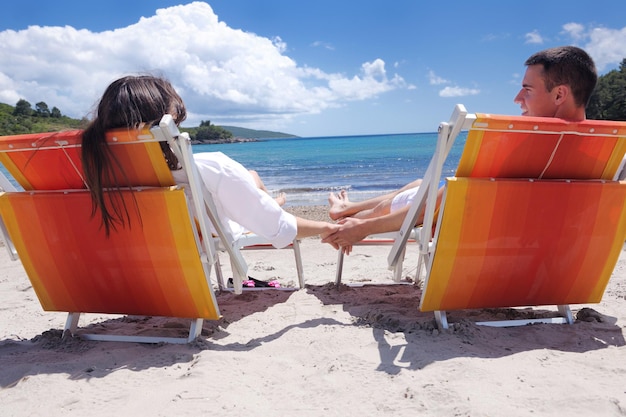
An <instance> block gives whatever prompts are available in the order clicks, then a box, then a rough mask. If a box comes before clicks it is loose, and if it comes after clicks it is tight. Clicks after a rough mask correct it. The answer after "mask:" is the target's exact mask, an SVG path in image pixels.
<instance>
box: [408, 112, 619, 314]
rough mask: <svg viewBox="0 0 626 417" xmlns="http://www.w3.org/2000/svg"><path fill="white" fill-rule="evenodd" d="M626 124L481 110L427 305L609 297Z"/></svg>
mask: <svg viewBox="0 0 626 417" xmlns="http://www.w3.org/2000/svg"><path fill="white" fill-rule="evenodd" d="M625 152H626V123H624V122H605V121H585V122H580V123H568V122H564V121H560V120H555V119H545V118H531V117H517V116H492V115H484V114H477V115H476V119H475V121H474V123H473V125H472V128H471V129H470V131H469V133H468V137H467V142H466V145H465V149H464V152H463V155H462V157H461V160H460V163H459V167H458V170H457V177H456V178H451V179H448V184H447V186H446V192H445V195H444V200H443V203H442V209H441V210H440V218H439V220H438V222H437V229H436V232H435V238H434V247H435V249H434V254H433V256H432V257H431V259H430V261H429V265H428V275H427V278H426V284H425V290H424V294H423V296H422V300H421V305H420V308H421V309H422V310H424V311H431V310H446V309H463V308H482V307H504V306H527V305H546V304H557V305H561V304H569V303H587V302H598V301H600V299H601V297H602V294H603V293H604V289H605V287H606V284H607V283H608V279H609V278H610V275H611V272H612V270H613V268H614V266H615V263H616V262H617V258H618V256H619V253H620V251H621V248H622V246H623V243H624V239H625V238H626V183H624V182H618V181H612V178H614V177H615V175H616V172H617V170H618V169H619V166H620V163H621V161H622V160H623V158H624V154H625Z"/></svg>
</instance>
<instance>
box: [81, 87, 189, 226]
mask: <svg viewBox="0 0 626 417" xmlns="http://www.w3.org/2000/svg"><path fill="white" fill-rule="evenodd" d="M164 114H171V115H172V117H174V121H175V122H176V124H180V123H181V122H182V121H183V120H184V119H185V117H186V116H187V112H186V109H185V104H184V103H183V100H182V99H181V98H180V96H179V95H178V93H176V90H174V87H172V85H171V84H170V83H169V81H167V80H165V79H163V78H158V77H154V76H150V75H141V76H127V77H123V78H120V79H118V80H116V81H114V82H113V83H111V84H110V85H109V86H108V87H107V89H106V91H105V92H104V94H103V96H102V99H101V100H100V103H99V105H98V108H97V113H96V116H95V118H94V120H93V121H92V122H91V123H90V124H89V126H88V127H87V128H86V129H85V131H84V132H83V138H82V154H81V158H82V163H83V169H84V172H85V182H86V184H87V187H88V188H89V191H90V193H91V198H92V202H93V213H92V215H95V214H96V211H99V212H100V214H101V217H102V225H103V227H104V229H105V232H106V234H107V235H108V234H109V232H110V231H111V229H115V228H116V226H117V225H121V226H125V225H126V224H127V223H128V221H129V215H128V209H127V207H126V204H125V203H124V200H123V199H122V197H121V192H120V188H121V187H128V186H129V185H130V184H128V181H127V180H126V178H119V175H117V174H116V172H119V173H121V175H122V176H123V172H124V171H123V170H122V169H121V166H119V163H118V161H117V160H116V158H115V156H114V155H113V153H112V152H111V150H110V148H109V146H108V144H107V142H106V132H107V131H108V130H110V129H119V128H128V129H137V128H139V127H140V126H141V125H144V124H146V125H148V126H151V125H152V124H154V123H158V122H159V120H161V117H162V116H163V115H164ZM161 149H162V150H163V154H164V157H165V159H166V161H167V163H168V166H169V167H170V169H177V168H178V160H177V159H176V156H175V155H174V154H173V152H172V151H171V149H170V148H169V146H167V143H164V142H163V143H161ZM105 188H111V189H112V191H114V192H108V193H105V192H104V189H105Z"/></svg>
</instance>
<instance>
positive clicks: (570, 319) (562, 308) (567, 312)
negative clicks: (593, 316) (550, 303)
mask: <svg viewBox="0 0 626 417" xmlns="http://www.w3.org/2000/svg"><path fill="white" fill-rule="evenodd" d="M557 308H558V309H559V314H561V315H562V316H563V317H564V318H565V322H566V323H567V324H574V316H573V315H572V310H571V309H570V308H569V305H567V304H564V305H559V306H557Z"/></svg>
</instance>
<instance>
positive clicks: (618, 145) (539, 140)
mask: <svg viewBox="0 0 626 417" xmlns="http://www.w3.org/2000/svg"><path fill="white" fill-rule="evenodd" d="M625 153H626V123H624V122H611V121H603V120H602V121H601V120H586V121H582V122H578V123H573V122H566V121H564V120H560V119H554V118H542V117H527V116H500V115H488V114H480V113H477V114H476V120H475V121H474V123H473V125H472V128H471V129H470V131H469V133H468V136H467V140H466V142H465V148H464V150H463V154H462V157H461V160H460V162H459V166H458V169H457V172H456V176H457V177H494V178H535V179H550V178H555V179H605V180H610V179H613V177H614V176H615V174H616V172H617V170H618V168H619V167H620V164H621V162H622V160H623V158H624V154H625Z"/></svg>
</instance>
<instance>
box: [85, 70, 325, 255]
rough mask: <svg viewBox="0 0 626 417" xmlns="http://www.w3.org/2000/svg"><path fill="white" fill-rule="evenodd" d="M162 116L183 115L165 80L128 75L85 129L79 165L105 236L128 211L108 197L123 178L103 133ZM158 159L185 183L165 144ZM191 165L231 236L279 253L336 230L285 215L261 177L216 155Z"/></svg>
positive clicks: (152, 121)
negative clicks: (247, 237) (249, 237)
mask: <svg viewBox="0 0 626 417" xmlns="http://www.w3.org/2000/svg"><path fill="white" fill-rule="evenodd" d="M164 114H170V115H172V117H173V119H174V121H175V122H176V124H177V125H180V123H181V122H182V121H183V120H185V117H186V115H187V113H186V109H185V105H184V103H183V100H182V99H181V98H180V96H179V95H178V93H177V92H176V91H175V90H174V88H173V87H172V85H171V84H170V83H169V81H167V80H165V79H163V78H159V77H154V76H150V75H143V76H127V77H123V78H120V79H118V80H116V81H114V82H113V83H111V84H110V85H109V86H108V88H107V89H106V91H105V92H104V94H103V96H102V99H101V100H100V103H99V105H98V108H97V114H96V117H95V119H94V120H93V121H92V122H91V124H90V125H89V126H88V127H87V129H85V131H84V133H83V139H82V163H83V167H84V170H85V176H86V178H85V182H86V183H87V186H88V187H89V190H90V192H91V196H92V200H93V204H94V214H95V212H96V211H97V212H99V213H100V216H101V218H102V223H103V227H104V228H105V230H106V232H107V233H109V231H110V230H111V229H114V228H115V227H117V226H125V225H126V224H127V222H128V219H129V216H128V210H127V207H126V206H125V205H124V203H123V200H121V199H116V198H115V197H114V196H113V197H112V196H111V194H109V197H105V196H106V195H107V194H106V193H105V192H104V189H105V188H107V187H110V186H111V185H112V186H113V187H114V188H115V187H117V188H118V189H119V188H120V187H125V186H126V184H125V179H124V178H118V175H116V172H119V167H118V166H117V161H116V160H115V158H114V156H113V154H112V153H111V150H110V149H109V147H108V144H107V141H106V137H105V134H106V132H107V131H108V130H111V129H119V128H129V129H137V128H140V127H142V126H144V125H148V126H151V125H153V124H155V123H158V122H159V121H160V120H161V117H162V116H163V115H164ZM161 148H162V150H163V156H164V158H165V160H166V161H167V164H168V166H169V168H170V169H171V170H172V174H173V175H174V179H175V180H176V181H177V182H179V183H185V182H187V178H186V174H185V172H184V171H183V170H182V169H181V166H180V164H179V162H178V159H177V158H176V156H175V155H174V153H173V152H172V150H171V149H170V148H169V146H168V144H167V143H166V142H161ZM194 161H195V164H196V166H197V168H198V171H199V173H200V176H201V178H202V180H203V183H204V185H205V186H206V187H207V189H208V191H209V192H210V193H211V195H212V197H213V200H214V202H215V206H216V208H217V210H218V214H219V216H220V218H221V219H222V221H223V222H224V223H225V224H224V226H226V227H227V228H228V229H229V230H230V232H231V233H232V235H233V236H234V237H237V236H238V235H240V234H241V233H244V232H246V231H251V232H253V233H256V234H257V235H259V236H262V237H264V238H265V239H267V240H268V241H270V242H271V243H272V244H273V245H274V246H275V247H277V248H281V247H285V246H287V245H288V244H290V243H291V242H292V241H293V239H294V238H296V237H298V238H301V237H307V236H315V235H322V237H323V236H325V235H327V234H329V233H332V231H334V230H335V228H336V227H337V226H336V225H334V224H332V223H328V222H321V221H314V220H309V219H304V218H300V217H296V216H294V215H292V214H290V213H288V212H286V211H285V210H283V209H282V208H281V206H280V204H279V202H282V201H281V200H283V198H282V197H279V201H276V200H275V199H273V198H272V197H271V196H270V195H269V194H267V192H265V191H264V188H265V187H264V186H263V184H262V182H261V181H260V178H258V176H257V175H256V173H255V172H254V171H252V172H251V171H249V170H247V169H246V168H244V167H243V166H242V165H241V164H239V163H238V162H236V161H234V160H232V159H231V158H229V157H228V156H226V155H224V154H223V153H221V152H205V153H199V154H194Z"/></svg>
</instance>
